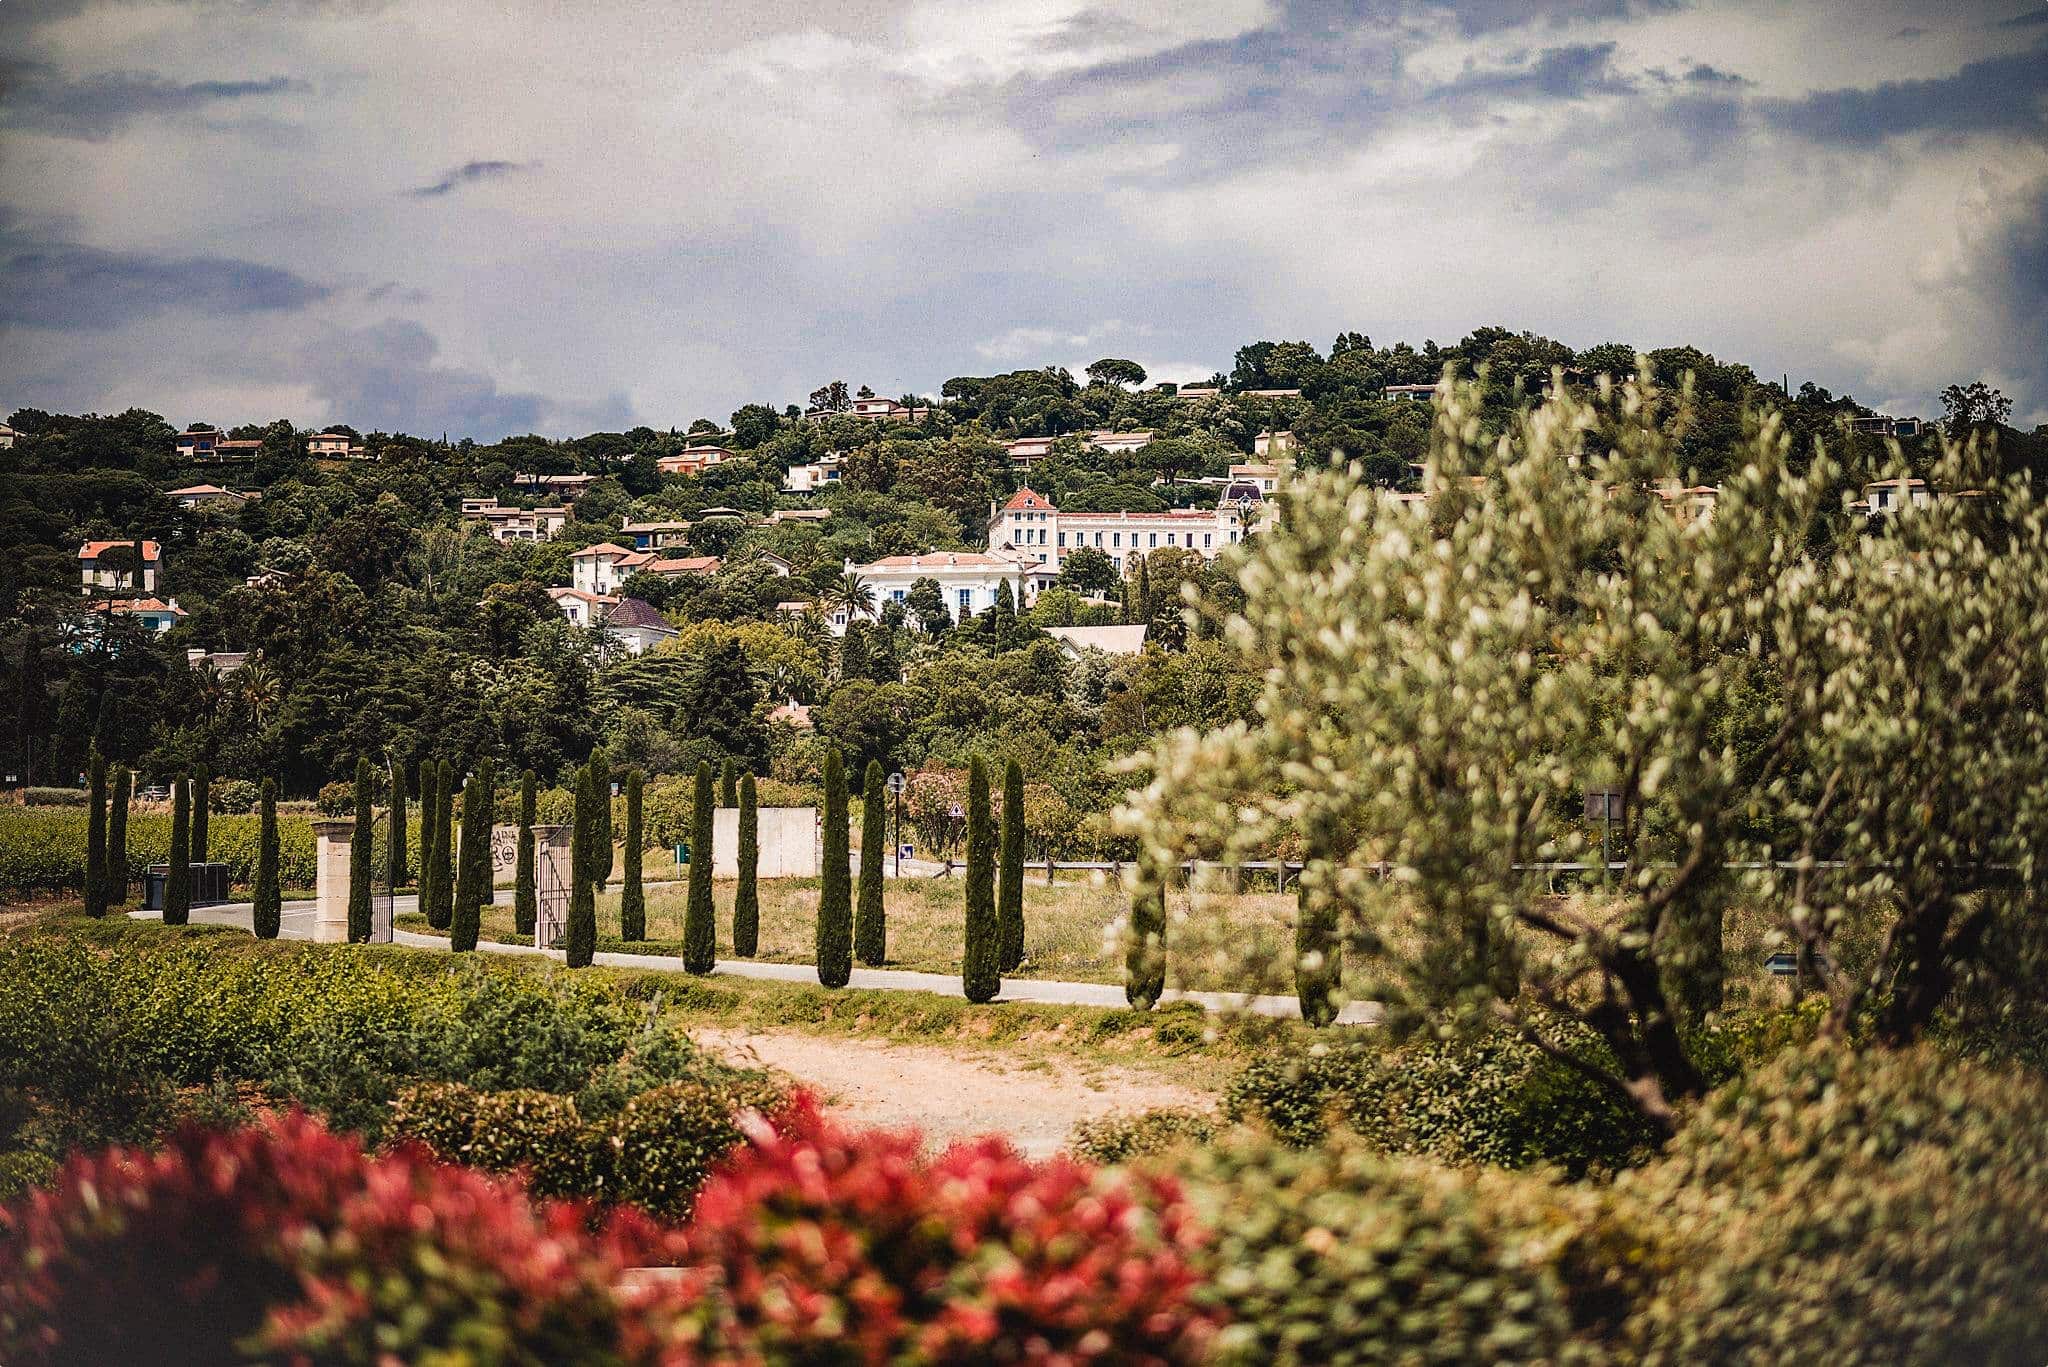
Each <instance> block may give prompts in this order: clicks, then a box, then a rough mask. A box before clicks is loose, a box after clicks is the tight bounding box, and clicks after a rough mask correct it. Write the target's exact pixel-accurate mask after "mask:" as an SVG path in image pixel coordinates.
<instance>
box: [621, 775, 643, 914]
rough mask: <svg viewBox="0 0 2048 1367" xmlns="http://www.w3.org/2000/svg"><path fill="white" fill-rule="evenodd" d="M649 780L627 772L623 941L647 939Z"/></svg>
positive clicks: (622, 895) (622, 888) (622, 899)
mask: <svg viewBox="0 0 2048 1367" xmlns="http://www.w3.org/2000/svg"><path fill="white" fill-rule="evenodd" d="M645 782H646V780H645V778H644V776H643V775H642V774H641V773H640V771H639V770H638V769H630V770H628V771H627V773H626V880H625V883H624V885H623V886H622V887H620V889H619V938H620V939H621V940H644V939H646V938H647V891H646V889H645V888H643V887H642V886H641V882H640V847H641V846H642V845H644V844H646V843H647V841H646V836H645V833H644V832H643V831H642V829H641V825H640V801H641V789H642V787H643V785H644V784H645Z"/></svg>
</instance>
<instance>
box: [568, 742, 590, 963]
mask: <svg viewBox="0 0 2048 1367" xmlns="http://www.w3.org/2000/svg"><path fill="white" fill-rule="evenodd" d="M592 768H593V766H591V765H588V764H586V765H584V766H583V767H582V768H581V769H579V770H578V771H577V773H576V812H575V817H574V821H575V826H574V832H575V833H574V835H573V836H572V838H571V841H570V846H569V915H568V924H567V925H565V926H564V927H563V928H562V950H563V955H562V957H563V959H564V960H565V961H566V962H567V963H568V965H569V967H571V968H588V967H589V966H590V961H591V959H592V958H594V957H595V956H596V954H597V889H596V886H595V883H594V875H595V870H594V869H593V867H592V864H593V862H594V856H595V851H596V844H597V841H596V835H597V802H598V794H597V780H596V778H595V776H594V775H593V774H592V772H591V770H592Z"/></svg>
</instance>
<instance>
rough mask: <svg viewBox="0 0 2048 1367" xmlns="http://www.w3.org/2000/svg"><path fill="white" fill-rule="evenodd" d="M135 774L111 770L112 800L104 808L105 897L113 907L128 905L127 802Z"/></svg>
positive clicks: (124, 769) (122, 767)
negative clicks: (105, 821)
mask: <svg viewBox="0 0 2048 1367" xmlns="http://www.w3.org/2000/svg"><path fill="white" fill-rule="evenodd" d="M134 783H135V774H134V772H133V771H132V770H130V769H129V768H128V766H127V765H125V764H121V765H116V766H115V768H114V796H113V798H112V800H111V802H110V803H109V805H108V807H107V896H108V898H109V899H111V900H112V902H113V904H114V905H115V906H124V905H126V904H127V901H128V802H129V798H130V796H131V794H132V792H133V788H134Z"/></svg>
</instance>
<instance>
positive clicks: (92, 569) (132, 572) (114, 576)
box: [78, 541, 168, 630]
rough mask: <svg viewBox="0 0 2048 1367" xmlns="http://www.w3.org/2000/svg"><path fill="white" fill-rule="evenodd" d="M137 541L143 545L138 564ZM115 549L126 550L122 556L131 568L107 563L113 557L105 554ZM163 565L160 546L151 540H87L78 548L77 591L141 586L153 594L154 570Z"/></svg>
mask: <svg viewBox="0 0 2048 1367" xmlns="http://www.w3.org/2000/svg"><path fill="white" fill-rule="evenodd" d="M138 544H139V545H140V546H141V547H142V555H141V558H140V561H139V565H138V564H137V563H136V562H135V548H136V546H137V545H138ZM115 550H121V551H126V552H128V555H127V556H125V557H121V558H122V559H127V560H129V561H130V562H131V564H130V567H127V568H121V569H117V568H115V567H114V565H113V564H112V563H110V561H111V560H112V559H113V557H109V556H108V554H107V553H108V552H109V551H115ZM103 557H105V558H103ZM162 564H163V548H162V547H161V546H159V545H157V544H156V542H154V541H144V542H140V543H137V542H134V541H88V542H86V543H85V544H84V545H83V546H80V547H79V548H78V573H79V578H80V580H81V581H82V582H81V584H80V591H81V592H83V593H96V592H101V591H112V590H116V589H127V590H129V591H130V592H131V593H132V592H134V591H135V590H137V589H140V590H141V591H142V592H143V593H155V592H156V583H157V570H158V568H159V567H160V566H161V565H162ZM138 568H139V571H140V572H139V573H138ZM166 630H168V628H166Z"/></svg>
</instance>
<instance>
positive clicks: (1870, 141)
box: [1757, 52, 2048, 147]
mask: <svg viewBox="0 0 2048 1367" xmlns="http://www.w3.org/2000/svg"><path fill="white" fill-rule="evenodd" d="M2044 95H2048V57H2044V56H2043V55H2042V54H2041V53H2040V52H2024V53H2014V54H2011V55H2009V56H2004V57H1991V58H1987V59H1985V60H1983V61H1978V62H1971V63H1969V64H1968V65H1967V66H1964V67H1963V68H1962V69H1961V70H1959V71H1957V72H1956V73H1955V74H1954V75H1951V76H1936V77H1931V78H1928V79H1925V80H1911V81H1886V82H1884V83H1883V84H1880V85H1875V86H1867V87H1849V88H1845V89H1839V90H1820V91H1815V92H1813V93H1812V94H1809V95H1805V96H1802V97H1799V98H1797V99H1773V100H1763V101H1759V102H1758V106H1757V107H1758V109H1759V110H1760V111H1761V113H1762V114H1763V117H1764V118H1765V119H1766V120H1767V121H1768V122H1769V123H1771V124H1773V125H1775V126H1776V127H1779V128H1783V129H1785V130H1786V131H1788V132H1792V133H1797V134H1799V135H1800V136H1802V137H1806V138H1811V139H1812V140H1814V141H1816V142H1824V143H1839V144H1844V145H1848V146H1862V147H1869V146H1874V145H1876V144H1878V143H1881V142H1883V141H1885V140H1886V139H1888V138H1895V137H1903V136H1906V135H1909V134H1913V133H1945V134H1963V133H2024V134H2037V135H2038V134H2040V133H2042V132H2044V131H2048V116H2044V114H2043V112H2042V97H2043V96H2044Z"/></svg>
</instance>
